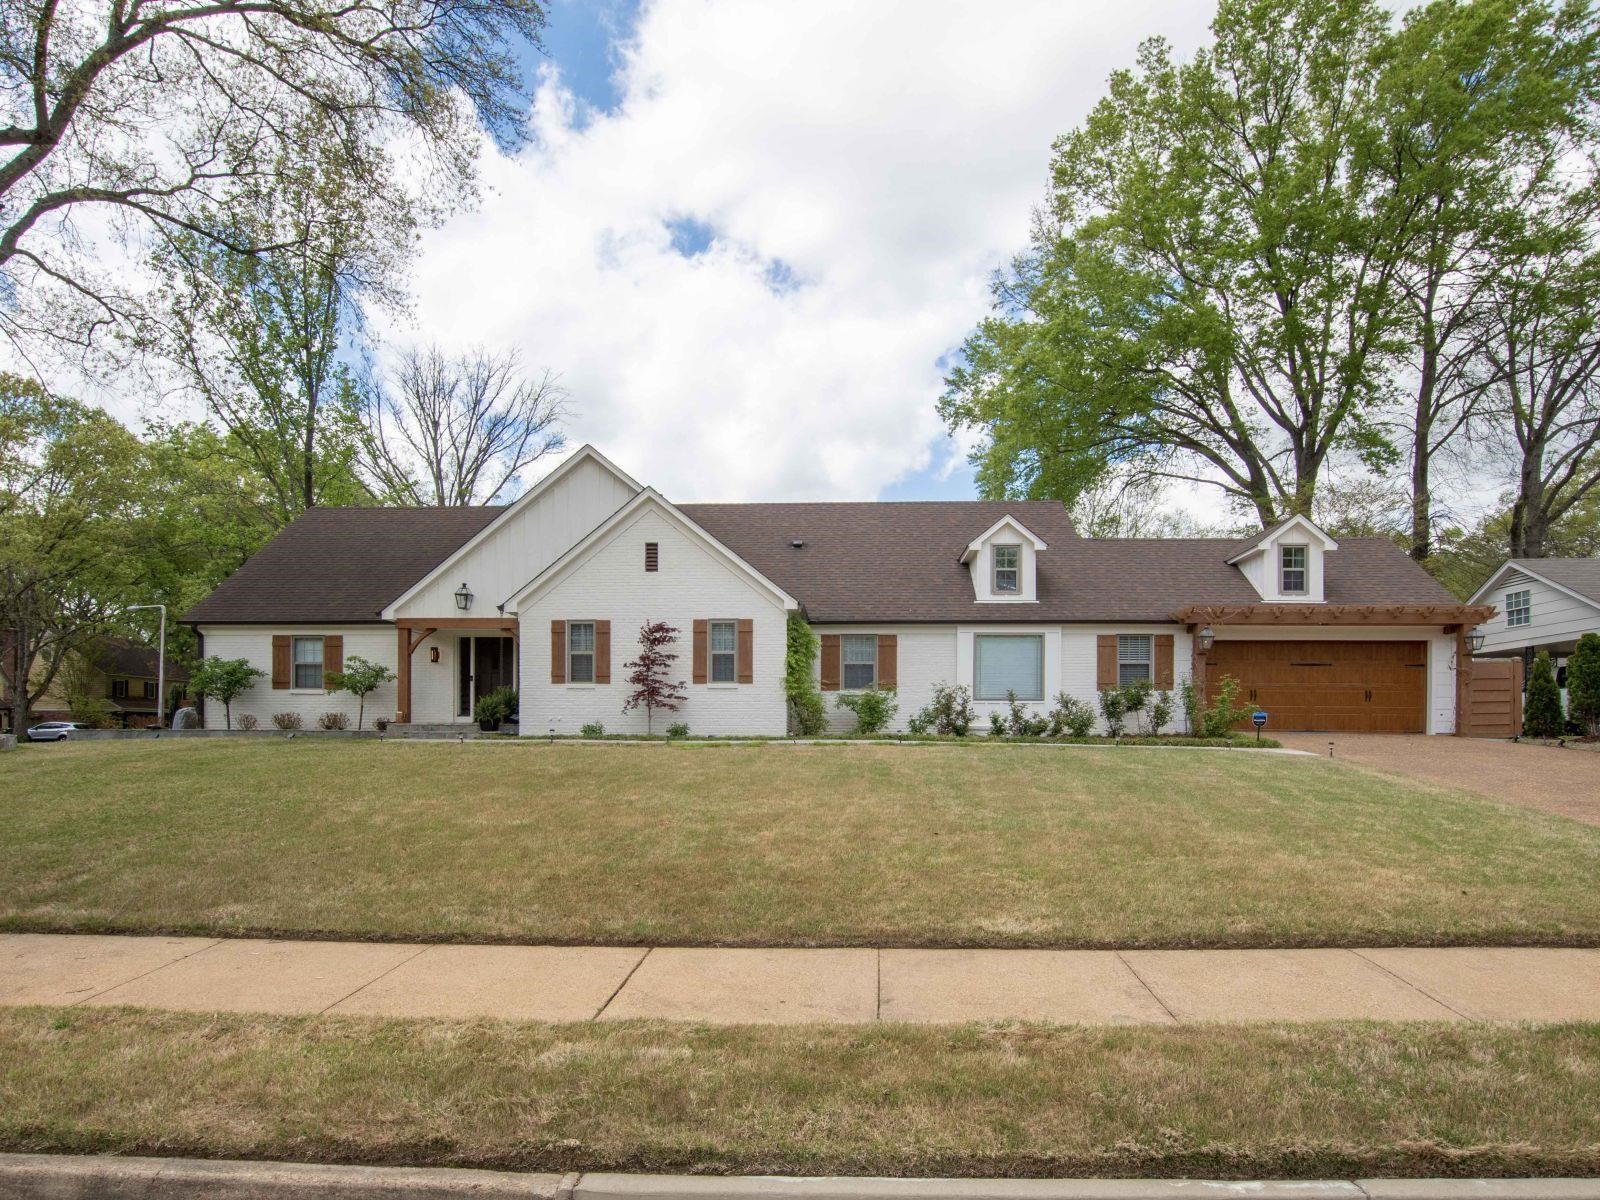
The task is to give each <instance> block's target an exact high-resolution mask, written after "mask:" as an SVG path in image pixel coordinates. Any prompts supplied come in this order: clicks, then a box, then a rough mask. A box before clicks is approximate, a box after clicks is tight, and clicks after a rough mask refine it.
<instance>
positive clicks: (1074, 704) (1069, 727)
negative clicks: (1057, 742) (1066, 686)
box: [1050, 692, 1094, 738]
mask: <svg viewBox="0 0 1600 1200" xmlns="http://www.w3.org/2000/svg"><path fill="white" fill-rule="evenodd" d="M1092 729H1094V708H1093V706H1092V705H1089V704H1086V703H1084V702H1083V701H1082V700H1079V699H1078V698H1077V697H1076V696H1069V695H1067V693H1065V692H1058V693H1056V706H1055V707H1054V708H1053V709H1051V710H1050V736H1051V737H1060V736H1061V735H1062V734H1064V733H1065V734H1068V735H1070V736H1072V737H1079V738H1081V737H1088V736H1089V733H1090V731H1091V730H1092Z"/></svg>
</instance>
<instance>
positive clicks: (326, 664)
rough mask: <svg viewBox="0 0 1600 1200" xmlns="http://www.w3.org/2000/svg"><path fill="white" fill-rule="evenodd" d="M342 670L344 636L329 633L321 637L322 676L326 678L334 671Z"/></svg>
mask: <svg viewBox="0 0 1600 1200" xmlns="http://www.w3.org/2000/svg"><path fill="white" fill-rule="evenodd" d="M342 670H344V638H343V636H341V635H340V634H337V633H335V634H330V635H329V636H327V637H325V638H323V639H322V678H323V679H324V680H326V679H327V678H328V676H329V675H332V674H333V673H334V672H335V671H342Z"/></svg>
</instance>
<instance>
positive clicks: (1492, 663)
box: [1459, 658, 1522, 738]
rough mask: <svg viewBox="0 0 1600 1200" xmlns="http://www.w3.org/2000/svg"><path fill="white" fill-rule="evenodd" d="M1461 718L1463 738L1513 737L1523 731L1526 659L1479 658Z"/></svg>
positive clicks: (1474, 662) (1474, 666)
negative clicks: (1523, 675)
mask: <svg viewBox="0 0 1600 1200" xmlns="http://www.w3.org/2000/svg"><path fill="white" fill-rule="evenodd" d="M1466 693H1467V695H1466V703H1465V704H1464V705H1462V711H1461V713H1460V715H1459V719H1460V721H1461V722H1462V726H1461V734H1462V736H1463V737H1479V738H1511V737H1516V736H1517V735H1518V734H1519V733H1521V732H1522V659H1520V658H1475V659H1473V660H1472V674H1471V677H1470V679H1469V681H1468V683H1467V687H1466Z"/></svg>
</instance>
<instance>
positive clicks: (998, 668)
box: [973, 633, 1044, 700]
mask: <svg viewBox="0 0 1600 1200" xmlns="http://www.w3.org/2000/svg"><path fill="white" fill-rule="evenodd" d="M973 642H974V647H973V650H974V657H975V659H976V662H975V663H974V670H973V675H974V682H975V683H976V684H977V687H976V688H975V689H974V691H975V693H976V696H977V698H978V699H979V700H1004V699H1006V698H1007V695H1008V694H1009V693H1013V692H1014V693H1016V697H1017V699H1018V700H1043V699H1044V638H1043V637H1041V636H1039V635H1038V634H997V633H980V634H978V635H977V636H976V637H975V638H973Z"/></svg>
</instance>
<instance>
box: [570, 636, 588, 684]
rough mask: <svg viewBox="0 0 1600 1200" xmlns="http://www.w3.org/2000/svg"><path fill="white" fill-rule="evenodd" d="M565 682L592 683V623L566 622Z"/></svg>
mask: <svg viewBox="0 0 1600 1200" xmlns="http://www.w3.org/2000/svg"><path fill="white" fill-rule="evenodd" d="M567 682H568V683H593V682H594V622H593V621H568V622H567Z"/></svg>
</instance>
